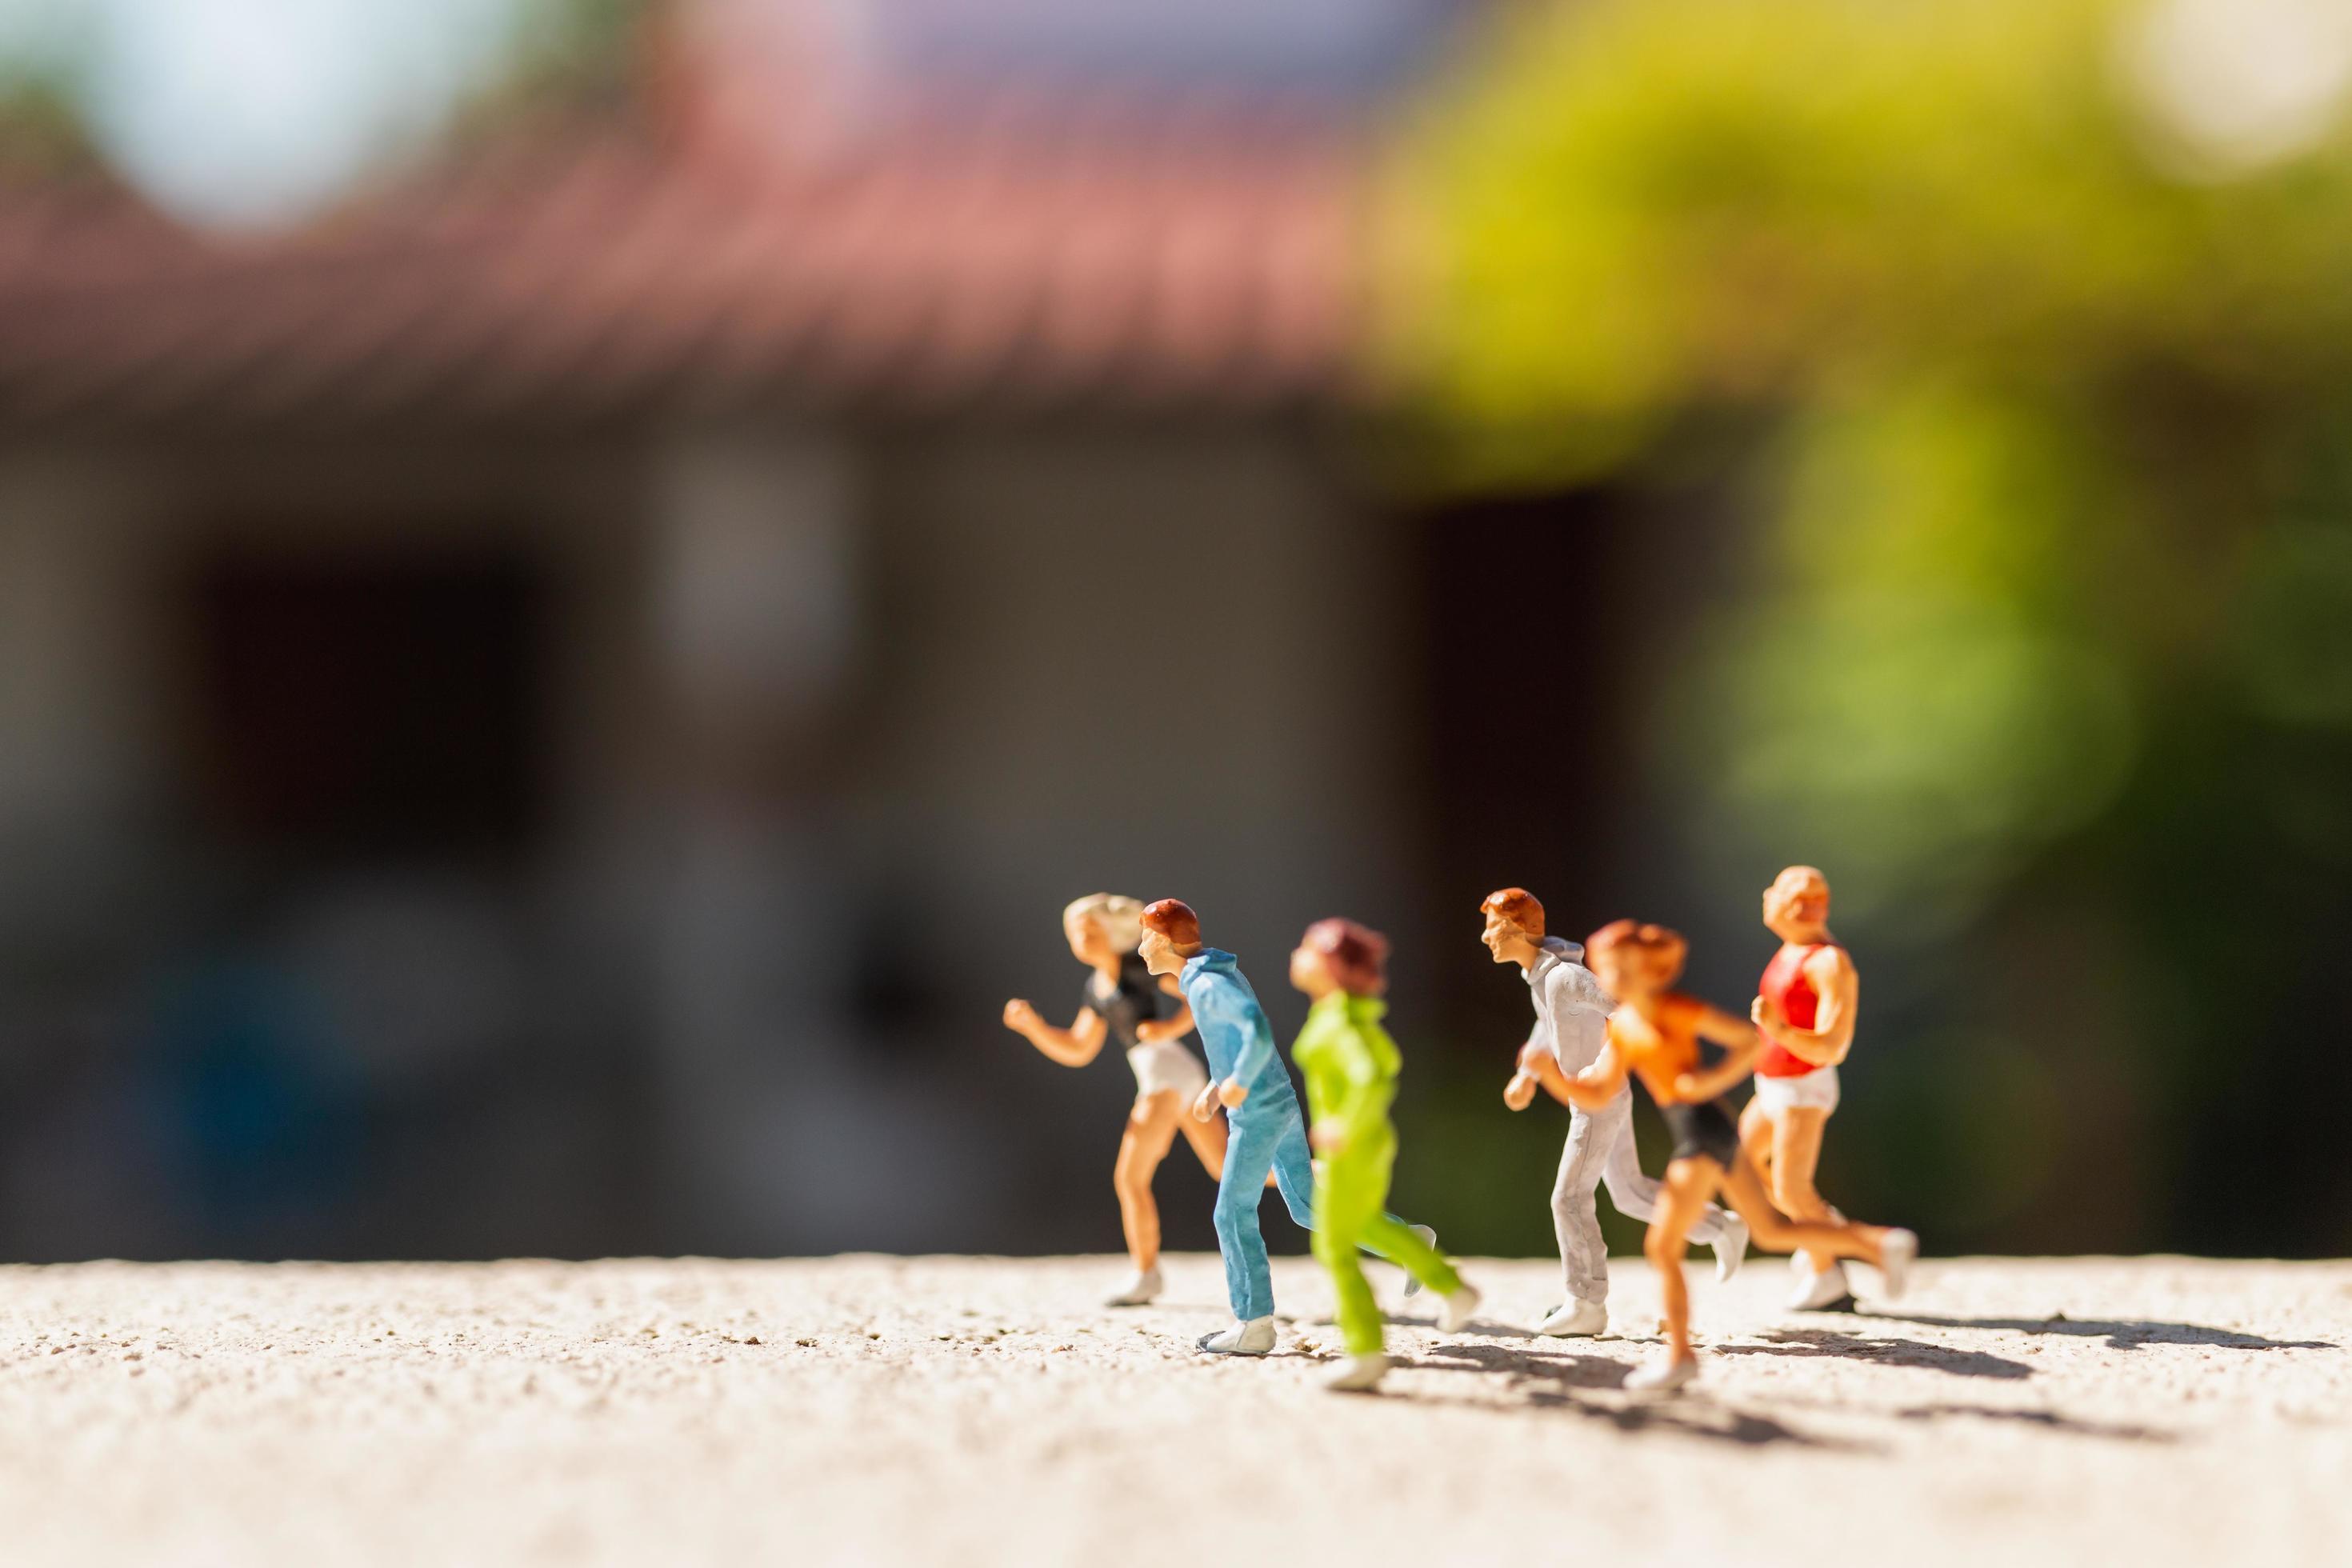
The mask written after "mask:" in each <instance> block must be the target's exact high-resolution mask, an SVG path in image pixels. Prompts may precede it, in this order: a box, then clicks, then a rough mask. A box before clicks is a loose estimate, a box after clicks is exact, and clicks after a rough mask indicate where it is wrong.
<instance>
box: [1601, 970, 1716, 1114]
mask: <svg viewBox="0 0 2352 1568" xmlns="http://www.w3.org/2000/svg"><path fill="white" fill-rule="evenodd" d="M1656 1007H1657V1012H1656V1015H1655V1016H1653V1017H1647V1018H1645V1017H1643V1016H1642V1015H1641V1014H1640V1013H1638V1012H1636V1011H1635V1010H1634V1008H1633V1004H1631V1003H1626V1004H1624V1005H1622V1006H1620V1007H1619V1008H1618V1009H1617V1011H1615V1012H1614V1013H1612V1014H1610V1015H1609V1042H1610V1044H1612V1045H1613V1046H1615V1047H1617V1059H1618V1060H1620V1061H1622V1062H1623V1063H1624V1064H1625V1065H1626V1067H1627V1068H1631V1069H1632V1071H1633V1075H1634V1076H1635V1077H1637V1078H1639V1079H1641V1080H1642V1082H1643V1085H1645V1086H1646V1087H1647V1088H1648V1089H1649V1091H1650V1098H1651V1099H1653V1100H1656V1101H1657V1102H1658V1103H1659V1104H1660V1105H1675V1104H1678V1103H1679V1102H1680V1101H1681V1099H1682V1097H1681V1096H1680V1095H1678V1094H1676V1093H1675V1079H1677V1078H1680V1077H1681V1076H1682V1075H1683V1074H1685V1073H1686V1072H1696V1071H1698V1069H1699V1053H1698V1020H1699V1015H1700V1014H1701V1013H1702V1012H1704V1011H1705V1006H1704V1005H1703V1004H1702V1003H1701V1002H1700V1001H1699V999H1698V998H1697V997H1696V996H1685V995H1684V994H1682V993H1681V992H1679V991H1669V992H1667V993H1666V994H1664V995H1663V996H1661V997H1659V998H1658V1000H1657V1003H1656Z"/></svg>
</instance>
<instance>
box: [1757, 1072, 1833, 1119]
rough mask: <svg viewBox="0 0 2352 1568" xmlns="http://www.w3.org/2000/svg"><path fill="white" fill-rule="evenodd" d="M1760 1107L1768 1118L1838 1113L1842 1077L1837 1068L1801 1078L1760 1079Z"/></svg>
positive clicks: (1758, 1099)
mask: <svg viewBox="0 0 2352 1568" xmlns="http://www.w3.org/2000/svg"><path fill="white" fill-rule="evenodd" d="M1756 1103H1757V1104H1759V1105H1760V1106H1762V1107H1763V1108H1764V1113H1765V1114H1766V1115H1767V1116H1769V1115H1773V1114H1774V1113H1776V1112H1779V1111H1782V1110H1824V1111H1826V1110H1836V1109H1837V1108H1838V1076H1837V1068H1833V1067H1828V1068H1814V1069H1813V1070H1812V1071H1811V1072H1809V1073H1806V1074H1804V1075H1802V1076H1801V1077H1798V1078H1766V1077H1765V1076H1764V1075H1763V1074H1761V1073H1759V1074H1758V1075H1757V1076H1756Z"/></svg>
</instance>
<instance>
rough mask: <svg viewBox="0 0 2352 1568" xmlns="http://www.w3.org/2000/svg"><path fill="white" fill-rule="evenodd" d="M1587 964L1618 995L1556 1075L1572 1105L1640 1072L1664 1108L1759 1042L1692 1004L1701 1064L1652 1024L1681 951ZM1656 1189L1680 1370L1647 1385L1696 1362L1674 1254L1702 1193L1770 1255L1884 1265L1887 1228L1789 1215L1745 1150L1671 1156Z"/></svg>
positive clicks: (1713, 1087) (1669, 1317)
mask: <svg viewBox="0 0 2352 1568" xmlns="http://www.w3.org/2000/svg"><path fill="white" fill-rule="evenodd" d="M1585 962H1586V963H1587V964H1588V965H1590V966H1591V969H1592V971H1593V973H1594V974H1595V975H1597V976H1598V977H1599V978H1600V981H1601V985H1602V986H1603V987H1604V988H1605V989H1606V990H1607V991H1608V992H1609V994H1611V995H1612V996H1614V997H1616V998H1617V999H1618V1008H1617V1011H1616V1012H1615V1013H1614V1014H1612V1016H1611V1017H1610V1020H1609V1044H1608V1045H1607V1046H1606V1047H1603V1048H1602V1050H1601V1058H1600V1059H1599V1060H1598V1061H1596V1062H1594V1063H1593V1064H1592V1066H1591V1067H1590V1068H1586V1069H1585V1070H1584V1071H1582V1072H1580V1073H1578V1074H1576V1075H1575V1076H1574V1077H1573V1078H1566V1079H1562V1080H1561V1088H1562V1090H1563V1091H1564V1092H1565V1094H1566V1096H1567V1098H1568V1100H1569V1103H1570V1104H1571V1105H1580V1106H1583V1107H1584V1108H1585V1109H1586V1110H1599V1109H1601V1107H1602V1106H1604V1105H1606V1104H1608V1103H1609V1101H1610V1100H1612V1099H1613V1098H1614V1097H1615V1096H1616V1095H1617V1094H1618V1093H1619V1091H1621V1090H1622V1089H1623V1088H1624V1087H1625V1082H1626V1079H1627V1078H1628V1076H1629V1075H1633V1076H1639V1077H1640V1079H1642V1082H1643V1086H1644V1087H1645V1088H1647V1089H1649V1091H1650V1094H1651V1096H1652V1097H1653V1098H1654V1099H1655V1100H1657V1102H1658V1103H1659V1104H1660V1105H1662V1106H1664V1105H1676V1104H1691V1103H1696V1102H1701V1101H1705V1100H1713V1099H1715V1098H1716V1097H1717V1096H1718V1095H1720V1094H1722V1093H1723V1092H1724V1091H1725V1090H1727V1089H1730V1088H1732V1087H1733V1086H1734V1085H1736V1084H1738V1082H1739V1080H1740V1079H1743V1078H1745V1077H1747V1076H1748V1068H1749V1065H1750V1064H1751V1063H1752V1062H1753V1061H1754V1059H1755V1056H1756V1052H1757V1051H1758V1049H1759V1047H1760V1042H1759V1039H1758V1037H1757V1035H1756V1031H1755V1030H1754V1029H1753V1028H1751V1027H1750V1026H1748V1023H1747V1022H1746V1021H1745V1020H1743V1019H1739V1018H1735V1017H1733V1016H1731V1015H1730V1014H1728V1013H1725V1012H1723V1011H1721V1010H1720V1009H1717V1008H1715V1007H1709V1006H1706V1005H1699V1007H1698V1011H1697V1016H1696V1034H1697V1036H1698V1037H1699V1038H1703V1039H1706V1040H1711V1041H1713V1042H1714V1043H1716V1044H1717V1045H1719V1046H1722V1047H1724V1048H1725V1050H1726V1052H1727V1055H1726V1057H1725V1058H1724V1059H1723V1061H1722V1062H1720V1063H1718V1064H1717V1066H1716V1067H1714V1068H1701V1067H1700V1064H1699V1061H1698V1050H1697V1046H1696V1042H1695V1041H1694V1042H1692V1043H1691V1044H1690V1045H1689V1046H1688V1047H1686V1048H1678V1047H1677V1046H1676V1043H1675V1040H1674V1038H1673V1037H1672V1036H1671V1035H1670V1034H1669V1032H1668V1031H1667V1030H1666V1029H1664V1028H1661V1027H1660V1024H1661V1022H1662V1020H1663V1019H1664V1015H1665V1013H1666V1011H1667V1010H1668V1005H1669V1004H1670V1002H1672V1001H1674V1000H1675V999H1674V998H1673V994H1672V993H1671V991H1670V990H1669V987H1671V986H1672V985H1673V984H1674V982H1675V980H1676V979H1678V978H1679V977H1680V974H1681V969H1682V963H1681V958H1680V955H1679V954H1676V953H1672V952H1659V951H1658V950H1656V949H1654V948H1646V947H1643V946H1639V945H1637V944H1635V943H1633V942H1623V943H1619V944H1617V945H1615V946H1613V947H1609V948H1604V949H1602V950H1601V951H1600V952H1593V951H1591V950H1590V949H1588V950H1587V952H1586V954H1585ZM1717 1194H1721V1195H1722V1196H1723V1197H1724V1198H1725V1199H1726V1200H1727V1201H1728V1202H1729V1203H1730V1205H1731V1206H1732V1207H1733V1208H1735V1209H1737V1210H1738V1211H1739V1216H1740V1217H1741V1218H1742V1219H1744V1220H1746V1221H1747V1222H1748V1232H1749V1235H1750V1236H1751V1237H1753V1239H1754V1240H1755V1242H1756V1244H1757V1245H1758V1246H1759V1247H1764V1248H1765V1249H1766V1250H1768V1251H1771V1252H1796V1251H1808V1252H1811V1251H1816V1250H1818V1251H1821V1252H1824V1253H1828V1254H1831V1255H1832V1256H1834V1257H1840V1258H1861V1259H1862V1260H1863V1261H1864V1262H1866V1263H1871V1264H1874V1265H1881V1266H1882V1267H1883V1263H1882V1257H1883V1253H1882V1243H1883V1241H1884V1240H1885V1238H1886V1237H1888V1236H1889V1235H1890V1234H1892V1233H1890V1232H1889V1231H1887V1230H1885V1228H1883V1227H1881V1226H1864V1225H1854V1224H1853V1223H1851V1222H1843V1223H1833V1222H1827V1221H1821V1220H1792V1219H1790V1218H1788V1217H1787V1216H1785V1215H1782V1214H1781V1213H1780V1210H1779V1209H1776V1208H1774V1207H1773V1206H1772V1200H1771V1198H1770V1197H1769V1195H1768V1194H1766V1192H1765V1190H1764V1182H1763V1178H1762V1177H1760V1176H1759V1175H1758V1174H1757V1173H1756V1169H1755V1167H1754V1166H1753V1165H1752V1164H1751V1163H1749V1162H1748V1158H1747V1157H1746V1155H1744V1154H1742V1155H1738V1156H1736V1157H1735V1158H1734V1160H1733V1162H1732V1164H1731V1165H1730V1167H1729V1168H1728V1169H1726V1168H1725V1167H1724V1166H1723V1165H1722V1164H1721V1163H1718V1162H1717V1160H1715V1159H1714V1158H1713V1157H1712V1156H1710V1155H1706V1154H1690V1155H1685V1156H1684V1157H1682V1158H1681V1159H1677V1160H1674V1161H1671V1162H1669V1163H1668V1164H1667V1166H1666V1173H1665V1180H1664V1192H1663V1194H1661V1196H1660V1199H1659V1206H1658V1212H1657V1216H1656V1217H1655V1218H1654V1219H1653V1220H1652V1221H1651V1222H1650V1231H1649V1235H1648V1237H1646V1238H1644V1240H1643V1244H1642V1250H1643V1254H1644V1255H1645V1256H1647V1257H1648V1258H1649V1259H1650V1264H1651V1267H1652V1268H1655V1269H1656V1270H1657V1272H1658V1282H1659V1286H1660V1289H1661V1291H1662V1293H1663V1295H1664V1300H1665V1312H1666V1323H1665V1328H1666V1344H1667V1355H1668V1363H1669V1365H1668V1367H1667V1369H1665V1370H1667V1371H1668V1372H1670V1373H1675V1374H1678V1375H1675V1376H1673V1377H1670V1378H1666V1379H1658V1380H1645V1382H1648V1383H1649V1384H1650V1385H1652V1386H1656V1385H1658V1384H1661V1383H1663V1384H1664V1385H1667V1386H1671V1385H1672V1384H1673V1383H1674V1382H1679V1381H1682V1380H1684V1379H1685V1378H1686V1377H1687V1375H1688V1373H1689V1372H1690V1371H1691V1370H1692V1369H1693V1368H1695V1367H1696V1364H1697V1360H1698V1358H1697V1357H1696V1355H1695V1354H1694V1353H1693V1352H1692V1350H1691V1343H1690V1287H1689V1285H1688V1284H1687V1283H1686V1282H1685V1279H1683V1264H1682V1260H1683V1254H1684V1251H1685V1247H1686V1246H1687V1244H1688V1241H1689V1237H1690V1229H1691V1226H1692V1225H1693V1224H1695V1223H1696V1221H1697V1219H1698V1216H1699V1214H1700V1212H1701V1211H1702V1210H1703V1209H1705V1208H1706V1204H1707V1201H1708V1200H1709V1199H1710V1198H1713V1197H1715V1196H1716V1195H1717Z"/></svg>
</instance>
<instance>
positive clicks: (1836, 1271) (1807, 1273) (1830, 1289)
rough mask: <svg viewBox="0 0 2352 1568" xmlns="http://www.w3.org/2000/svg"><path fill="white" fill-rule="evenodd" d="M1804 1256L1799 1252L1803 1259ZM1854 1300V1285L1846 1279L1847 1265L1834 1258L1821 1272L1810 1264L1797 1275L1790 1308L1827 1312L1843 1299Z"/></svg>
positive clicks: (1799, 1310)
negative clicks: (1813, 1268) (1814, 1270)
mask: <svg viewBox="0 0 2352 1568" xmlns="http://www.w3.org/2000/svg"><path fill="white" fill-rule="evenodd" d="M1803 1256H1804V1255H1803V1254H1802V1253H1800V1254H1798V1257H1799V1258H1800V1259H1802V1258H1803ZM1841 1301H1843V1302H1846V1303H1848V1304H1849V1305H1851V1304H1852V1302H1853V1286H1852V1285H1851V1284H1849V1283H1848V1282H1847V1280H1846V1277H1845V1265H1844V1264H1843V1263H1841V1262H1839V1261H1837V1260H1836V1259H1835V1258H1832V1259H1831V1260H1830V1266H1829V1267H1828V1268H1824V1269H1822V1271H1821V1272H1820V1273H1819V1274H1816V1273H1814V1272H1813V1270H1812V1267H1811V1265H1810V1264H1808V1265H1807V1266H1806V1268H1805V1270H1804V1272H1803V1273H1801V1274H1800V1275H1798V1276H1797V1289H1796V1290H1795V1292H1794V1293H1792V1294H1791V1295H1790V1298H1789V1310H1790V1311H1792V1312H1825V1311H1828V1310H1830V1309H1831V1308H1832V1307H1834V1306H1836V1305H1837V1304H1838V1303H1839V1302H1841Z"/></svg>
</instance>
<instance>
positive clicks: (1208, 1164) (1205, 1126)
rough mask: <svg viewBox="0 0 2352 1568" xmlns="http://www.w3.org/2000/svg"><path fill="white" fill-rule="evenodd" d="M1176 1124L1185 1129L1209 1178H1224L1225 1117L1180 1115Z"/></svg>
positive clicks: (1185, 1137)
mask: <svg viewBox="0 0 2352 1568" xmlns="http://www.w3.org/2000/svg"><path fill="white" fill-rule="evenodd" d="M1179 1098H1180V1099H1181V1096H1180V1097H1179ZM1176 1125H1177V1126H1179V1127H1181V1128H1182V1129H1183V1130H1184V1141H1185V1142H1188V1143H1190V1144H1192V1152H1193V1153H1195V1154H1197V1155H1199V1156H1200V1159H1201V1168H1202V1170H1204V1171H1206V1172H1208V1173H1209V1180H1211V1181H1218V1180H1220V1179H1222V1178H1223V1175H1224V1173H1225V1119H1224V1118H1223V1117H1222V1116H1213V1117H1211V1118H1209V1120H1208V1121H1193V1120H1192V1118H1191V1117H1190V1116H1179V1117H1178V1118H1177V1119H1176Z"/></svg>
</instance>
